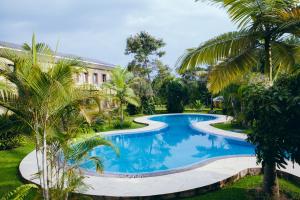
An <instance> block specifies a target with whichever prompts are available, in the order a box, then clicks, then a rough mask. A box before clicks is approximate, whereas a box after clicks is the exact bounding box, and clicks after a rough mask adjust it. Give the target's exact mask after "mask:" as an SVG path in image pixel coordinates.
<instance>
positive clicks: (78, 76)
mask: <svg viewBox="0 0 300 200" xmlns="http://www.w3.org/2000/svg"><path fill="white" fill-rule="evenodd" d="M79 81H80V74H78V73H77V74H76V82H77V83H79Z"/></svg>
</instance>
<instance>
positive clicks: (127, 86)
mask: <svg viewBox="0 0 300 200" xmlns="http://www.w3.org/2000/svg"><path fill="white" fill-rule="evenodd" d="M132 81H134V80H133V74H132V73H130V72H128V71H127V70H126V69H122V68H121V67H116V68H115V69H114V70H112V72H111V80H110V81H109V82H107V83H105V85H104V87H105V88H108V89H110V90H111V91H112V95H113V96H112V97H113V98H114V99H115V100H117V101H118V103H119V114H120V119H121V123H123V121H124V106H125V105H126V104H127V103H130V104H132V105H135V106H139V105H140V102H139V99H138V97H137V96H136V95H135V93H134V91H133V89H132V88H131V84H132Z"/></svg>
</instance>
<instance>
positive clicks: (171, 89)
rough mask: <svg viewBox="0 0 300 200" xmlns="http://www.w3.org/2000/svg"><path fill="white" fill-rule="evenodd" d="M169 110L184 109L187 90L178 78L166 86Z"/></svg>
mask: <svg viewBox="0 0 300 200" xmlns="http://www.w3.org/2000/svg"><path fill="white" fill-rule="evenodd" d="M166 95H167V111H168V112H169V113H181V112H183V111H184V102H185V98H186V90H185V88H184V86H183V85H182V83H181V82H180V81H178V80H172V81H169V82H168V83H167V86H166Z"/></svg>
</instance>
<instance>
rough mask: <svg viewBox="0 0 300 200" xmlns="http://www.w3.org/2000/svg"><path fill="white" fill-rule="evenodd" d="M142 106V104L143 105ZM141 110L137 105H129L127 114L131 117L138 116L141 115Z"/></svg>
mask: <svg viewBox="0 0 300 200" xmlns="http://www.w3.org/2000/svg"><path fill="white" fill-rule="evenodd" d="M141 104H142V103H141ZM140 110H141V109H140V108H139V107H137V106H135V105H132V104H130V103H129V104H128V105H127V107H126V112H127V113H128V114H129V115H137V114H139V113H140V112H141V111H140Z"/></svg>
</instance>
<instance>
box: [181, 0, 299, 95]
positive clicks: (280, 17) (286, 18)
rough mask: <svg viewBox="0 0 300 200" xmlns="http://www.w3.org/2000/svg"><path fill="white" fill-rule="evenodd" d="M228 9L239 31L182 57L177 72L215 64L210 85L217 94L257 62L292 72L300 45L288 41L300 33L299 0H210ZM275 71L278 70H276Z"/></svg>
mask: <svg viewBox="0 0 300 200" xmlns="http://www.w3.org/2000/svg"><path fill="white" fill-rule="evenodd" d="M207 1H208V2H211V3H212V4H217V5H219V6H221V7H223V8H225V9H226V11H227V12H228V14H229V16H230V18H231V19H232V21H233V22H235V23H236V24H237V25H238V28H239V30H238V31H236V32H229V33H225V34H222V35H220V36H217V37H215V38H213V39H211V40H209V41H207V42H205V43H203V44H201V45H200V46H199V47H198V48H193V49H188V50H187V51H186V53H185V54H184V55H183V56H182V57H181V58H180V59H179V67H178V71H179V72H180V73H183V72H184V71H186V70H190V69H195V68H196V67H197V66H199V65H209V66H212V71H211V73H210V74H209V82H208V88H209V89H210V90H211V91H212V92H213V93H218V92H220V91H221V90H222V89H224V88H225V87H226V86H228V85H229V84H230V83H232V82H234V81H236V80H237V79H238V78H239V77H241V76H242V75H243V74H245V73H247V72H249V71H251V70H252V69H253V68H255V67H257V66H258V65H260V66H262V67H264V68H265V69H263V70H262V71H264V72H265V73H269V79H270V83H272V82H273V76H275V79H276V78H277V77H278V74H281V73H283V72H291V71H292V70H291V69H292V68H293V67H294V66H295V64H296V63H299V58H298V57H299V56H298V54H299V44H291V43H289V44H288V43H287V42H286V41H285V39H286V37H290V36H292V35H293V36H297V37H298V36H299V35H300V28H299V27H300V26H299V25H300V8H299V1H296V0H207ZM274 71H275V73H274Z"/></svg>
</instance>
